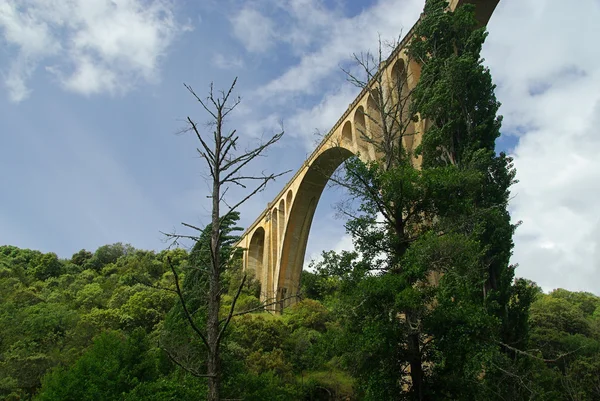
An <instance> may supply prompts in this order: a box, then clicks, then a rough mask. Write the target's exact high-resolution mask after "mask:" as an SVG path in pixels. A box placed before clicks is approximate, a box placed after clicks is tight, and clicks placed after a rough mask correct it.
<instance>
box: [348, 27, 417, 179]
mask: <svg viewBox="0 0 600 401" xmlns="http://www.w3.org/2000/svg"><path fill="white" fill-rule="evenodd" d="M399 43H400V42H399V41H392V42H385V43H384V42H382V40H381V38H380V39H379V46H378V49H377V53H375V54H374V53H371V52H364V53H358V54H356V53H355V54H353V55H352V57H353V61H354V66H355V67H357V69H358V73H355V72H353V70H351V69H347V68H342V71H343V72H344V73H345V74H346V78H347V80H348V81H349V82H350V83H351V84H353V85H354V86H356V87H358V88H359V89H361V90H362V91H366V92H367V93H369V95H370V97H371V99H372V102H369V104H370V106H372V107H367V110H365V111H364V115H365V117H366V119H367V120H368V122H369V127H362V126H357V127H356V129H357V131H358V132H359V134H360V136H361V139H362V140H363V141H365V142H366V143H368V144H370V145H371V146H373V148H374V150H375V153H376V155H377V156H379V157H382V158H383V161H384V166H385V167H384V168H385V169H386V170H387V169H389V168H390V167H392V165H393V164H397V163H399V162H400V159H406V158H408V160H410V155H411V153H412V149H410V148H409V146H406V141H405V139H412V137H413V136H414V135H415V132H414V122H415V121H418V117H417V116H416V114H415V112H414V110H413V109H412V108H411V107H412V104H411V96H412V88H410V86H409V80H410V79H411V78H412V77H411V71H410V70H409V68H408V64H409V62H410V60H409V62H406V63H405V61H404V60H403V59H401V58H395V57H393V56H394V55H396V54H395V52H396V51H397V48H398V46H399ZM386 50H390V53H391V55H392V56H391V57H390V60H392V61H395V62H396V65H395V67H394V68H392V70H391V72H392V73H391V75H390V76H386V74H385V69H384V68H382V67H386V66H387V63H388V62H389V61H388V58H387V57H386V56H387V55H386V54H385V53H387V52H386ZM396 56H397V55H396ZM359 74H360V75H359Z"/></svg>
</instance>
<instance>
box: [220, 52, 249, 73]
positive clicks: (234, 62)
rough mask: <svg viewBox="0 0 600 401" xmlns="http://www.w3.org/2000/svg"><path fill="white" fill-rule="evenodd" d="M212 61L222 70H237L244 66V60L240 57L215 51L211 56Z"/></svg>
mask: <svg viewBox="0 0 600 401" xmlns="http://www.w3.org/2000/svg"><path fill="white" fill-rule="evenodd" d="M212 63H213V64H214V65H215V66H216V67H217V68H220V69H222V70H237V69H240V68H242V67H243V66H244V60H243V59H242V58H241V57H239V56H229V55H224V54H222V53H216V54H215V55H214V56H213V59H212Z"/></svg>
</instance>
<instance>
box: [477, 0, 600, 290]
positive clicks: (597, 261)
mask: <svg viewBox="0 0 600 401" xmlns="http://www.w3.org/2000/svg"><path fill="white" fill-rule="evenodd" d="M598 18H600V4H599V3H598V2H595V1H593V0H584V1H581V2H579V3H578V5H577V7H576V8H573V7H569V6H568V5H567V4H558V3H556V2H551V1H540V0H526V1H520V2H501V3H500V5H499V6H498V10H497V11H496V13H495V15H494V16H493V17H492V21H491V23H490V26H489V29H490V36H489V39H488V43H487V44H486V46H485V48H484V56H485V57H486V59H487V61H488V63H489V65H490V67H491V71H492V75H493V77H494V79H495V81H496V82H498V83H499V87H498V90H497V95H498V98H499V100H500V101H501V102H502V103H503V106H502V108H501V113H502V114H504V131H505V132H512V133H515V134H516V135H518V139H519V142H518V144H517V146H516V147H515V149H514V157H515V166H516V168H517V178H518V179H519V181H520V182H519V184H517V185H515V187H514V189H513V194H514V195H515V197H514V199H513V200H512V202H511V210H512V215H513V218H514V219H515V220H523V225H522V226H521V227H520V228H519V229H518V230H517V233H516V236H515V254H514V256H513V259H512V261H513V262H514V263H519V265H520V268H519V269H518V270H517V274H518V275H519V276H524V277H527V278H530V279H533V280H534V281H536V282H538V283H539V284H540V285H542V286H543V287H544V289H546V290H551V289H553V288H557V287H565V288H568V289H571V290H587V291H593V292H595V293H600V281H598V280H597V277H599V276H600V257H599V255H600V206H599V205H600V204H599V203H598V201H597V199H598V197H600V159H598V157H597V155H598V154H600V131H599V130H598V126H600V92H599V91H598V88H600V55H599V54H598V53H597V52H593V51H590V47H589V46H590V42H589V40H590V39H591V38H595V37H599V36H600V26H598V24H597V23H596V21H597V20H598ZM586 38H587V40H586Z"/></svg>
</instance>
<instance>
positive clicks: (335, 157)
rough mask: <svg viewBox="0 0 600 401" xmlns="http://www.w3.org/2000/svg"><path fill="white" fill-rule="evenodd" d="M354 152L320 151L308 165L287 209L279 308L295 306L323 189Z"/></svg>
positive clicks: (280, 268) (341, 150) (342, 148)
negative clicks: (311, 228)
mask: <svg viewBox="0 0 600 401" xmlns="http://www.w3.org/2000/svg"><path fill="white" fill-rule="evenodd" d="M353 155H354V153H353V152H352V151H350V150H349V149H347V148H344V147H333V148H330V149H327V150H325V151H324V152H322V153H321V154H320V155H319V156H318V157H317V158H316V159H315V160H314V162H313V163H312V164H311V165H310V167H309V168H308V171H307V172H306V174H305V175H304V178H303V179H302V183H301V184H300V186H299V188H298V191H297V193H296V196H295V198H294V201H293V205H288V208H290V207H291V209H290V212H289V213H290V215H289V220H288V223H287V229H286V230H285V237H284V239H283V246H282V250H281V258H280V261H279V263H278V265H279V269H278V272H277V286H276V288H275V293H276V297H277V300H278V301H279V303H278V309H279V310H281V309H282V308H283V307H285V306H287V305H290V304H292V303H294V301H295V300H294V296H295V295H296V294H298V292H299V290H300V276H301V273H302V267H303V264H304V255H305V253H306V245H307V243H308V235H309V232H310V227H311V225H312V220H313V217H314V214H315V210H316V208H317V204H318V202H319V199H320V197H321V194H322V193H323V189H324V188H325V186H326V185H327V182H328V181H329V179H330V178H331V175H332V174H333V173H334V171H335V170H336V169H337V168H338V167H339V166H340V165H341V164H342V163H343V162H344V161H345V160H347V159H348V158H349V157H351V156H353Z"/></svg>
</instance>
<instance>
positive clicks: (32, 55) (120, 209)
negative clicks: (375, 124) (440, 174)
mask: <svg viewBox="0 0 600 401" xmlns="http://www.w3.org/2000/svg"><path fill="white" fill-rule="evenodd" d="M422 6H423V1H422V0H378V1H361V2H358V1H347V0H333V1H321V0H283V1H279V0H256V1H233V0H231V1H227V0H226V1H213V0H204V1H201V2H195V1H168V0H146V1H142V0H123V1H121V0H120V1H106V0H71V1H62V0H19V1H17V0H4V1H3V2H1V3H0V80H1V82H0V85H1V86H0V87H1V88H2V90H1V91H0V181H1V182H2V184H3V185H2V190H1V192H0V243H1V244H13V245H17V246H20V247H25V248H32V249H40V250H42V251H45V252H49V251H53V252H56V253H57V254H58V255H59V256H61V257H70V255H71V254H73V253H74V252H76V251H78V250H79V249H82V248H86V249H89V250H94V249H96V248H97V247H98V246H100V245H103V244H107V243H114V242H118V241H121V242H127V243H131V244H132V245H134V246H135V247H139V248H146V249H156V250H160V249H162V248H164V247H165V244H164V243H163V242H161V239H162V237H161V235H160V233H159V231H161V230H162V231H170V230H172V229H173V228H177V229H178V230H180V228H179V223H180V222H182V221H185V222H190V223H193V224H202V223H205V222H206V221H207V217H208V208H207V199H206V197H205V196H206V193H207V187H206V184H205V183H204V181H203V176H204V174H205V171H204V170H203V165H202V163H201V161H200V160H199V159H198V158H197V156H196V154H195V147H196V143H195V141H194V138H192V137H189V136H177V135H175V134H174V133H175V132H176V131H177V130H178V129H179V128H181V127H182V126H183V122H182V121H183V119H184V118H185V117H187V116H188V115H189V116H192V117H194V118H195V119H196V120H199V121H203V119H205V116H204V115H203V114H202V113H201V110H200V109H199V108H198V105H197V104H196V103H195V102H194V101H193V100H192V98H191V96H190V95H189V94H188V93H187V92H186V90H185V88H184V87H183V83H184V82H185V83H187V84H190V85H192V86H193V87H194V89H195V90H196V91H197V92H198V93H199V94H203V93H205V91H206V89H207V88H208V84H209V83H210V82H211V81H214V82H215V86H216V87H217V88H221V87H225V86H227V85H228V84H229V83H230V81H231V80H232V79H233V78H234V77H235V76H238V77H239V85H238V87H237V89H238V91H237V92H238V94H239V95H241V96H242V104H241V105H240V108H239V110H238V113H237V114H236V115H235V116H234V117H233V118H232V120H231V121H230V123H231V127H235V128H237V129H238V131H239V132H240V133H241V134H242V137H243V138H244V140H247V141H249V142H251V141H253V140H256V139H258V138H260V137H261V135H267V134H269V133H273V132H276V130H277V129H278V122H279V121H283V123H284V127H285V131H286V134H285V137H284V139H283V140H282V141H281V142H280V143H279V144H277V147H276V148H274V149H272V150H271V151H270V152H269V154H268V157H267V158H263V159H261V160H260V161H259V162H258V163H257V164H256V165H255V166H254V167H253V168H254V169H256V171H261V170H271V171H280V170H287V169H293V170H295V169H297V168H298V167H299V166H300V164H301V163H302V162H303V161H304V159H305V158H306V156H307V155H308V154H309V153H310V152H311V150H312V146H313V143H314V141H315V139H316V137H315V135H314V132H315V130H319V131H321V132H327V131H328V130H329V128H331V126H332V125H333V124H334V123H335V121H336V120H337V119H338V117H339V116H340V115H341V114H342V113H343V111H344V110H345V108H346V107H347V106H348V104H349V103H350V102H351V101H352V100H353V98H354V96H355V95H356V93H357V91H356V89H355V88H352V87H351V86H350V85H349V84H348V83H347V82H346V81H345V79H344V75H343V73H342V72H341V71H340V68H339V66H340V65H344V64H346V63H348V61H349V59H350V57H351V55H352V53H353V52H360V51H364V50H374V49H376V46H377V36H378V34H381V36H382V37H383V38H387V39H394V38H397V37H398V36H399V35H400V34H401V32H402V31H403V30H404V31H407V30H408V29H409V28H410V27H411V26H412V24H413V23H414V21H415V20H416V18H417V17H418V15H419V13H420V11H421V8H422ZM598 19H600V4H599V3H598V2H597V1H595V0H581V1H579V2H578V6H577V8H574V7H573V6H572V5H569V4H566V3H565V2H560V3H559V2H552V1H550V0H521V1H518V2H517V1H509V0H501V2H500V5H499V6H498V8H497V10H496V13H495V14H494V16H493V17H492V20H491V21H490V24H489V32H490V35H489V37H488V41H487V42H486V45H485V47H484V52H483V57H484V58H485V59H486V64H487V65H489V66H490V68H491V70H492V75H493V76H494V79H495V82H496V83H497V84H498V89H497V96H498V98H499V99H500V101H501V102H502V103H503V106H502V109H501V113H502V114H503V115H504V125H503V137H502V138H501V139H500V141H499V143H498V146H499V148H501V149H505V150H507V151H509V152H510V153H511V154H513V155H514V157H515V164H516V167H517V169H518V178H519V179H520V183H519V184H518V185H517V186H515V188H514V190H513V194H514V198H513V200H512V202H511V212H512V214H513V218H514V219H515V221H517V220H522V221H523V225H522V226H521V227H520V228H519V230H518V232H517V235H516V236H515V244H516V246H515V254H514V257H513V262H514V263H519V264H520V267H519V270H518V275H520V276H525V277H528V278H531V279H533V280H535V281H537V282H538V283H539V284H541V285H542V286H543V287H544V288H545V289H547V290H548V289H552V288H556V287H565V288H568V289H572V290H587V291H593V292H595V293H600V280H598V279H597V277H598V273H600V206H599V205H600V203H599V202H597V198H598V196H599V195H600V158H598V157H597V155H598V154H600V137H599V132H598V128H597V127H598V126H599V125H600V54H598V52H596V51H595V50H594V49H595V43H594V42H595V39H596V38H598V37H600V26H599V25H598V24H597V23H596V21H597V20H598ZM285 182H286V180H285V178H284V179H280V180H279V181H278V182H276V183H275V184H273V185H271V186H270V187H269V188H268V189H267V190H266V191H265V192H264V193H262V194H260V196H258V197H256V198H255V199H254V200H253V201H252V202H250V203H248V204H247V205H246V206H245V207H244V209H243V210H242V212H243V213H242V225H248V224H249V223H251V222H252V221H253V220H254V218H255V217H256V216H257V215H258V213H259V212H260V211H262V209H263V208H264V206H265V205H266V203H267V202H268V201H270V200H272V197H273V196H274V195H275V194H276V193H277V192H279V190H280V189H281V187H282V186H283V185H284V184H285ZM338 197H339V193H337V192H336V191H335V190H332V189H327V190H326V192H325V193H324V196H323V198H322V199H321V201H320V203H319V207H318V209H317V215H316V217H315V220H314V223H313V228H312V231H311V237H310V239H309V245H308V251H307V259H310V258H312V257H316V256H317V255H318V254H319V253H320V251H321V250H328V249H338V250H339V249H342V248H347V247H349V246H350V244H351V242H350V240H349V239H348V237H347V236H345V234H344V229H343V222H342V221H340V220H337V219H336V218H335V210H334V209H333V208H332V204H333V203H334V202H335V201H336V199H337V198H338Z"/></svg>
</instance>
